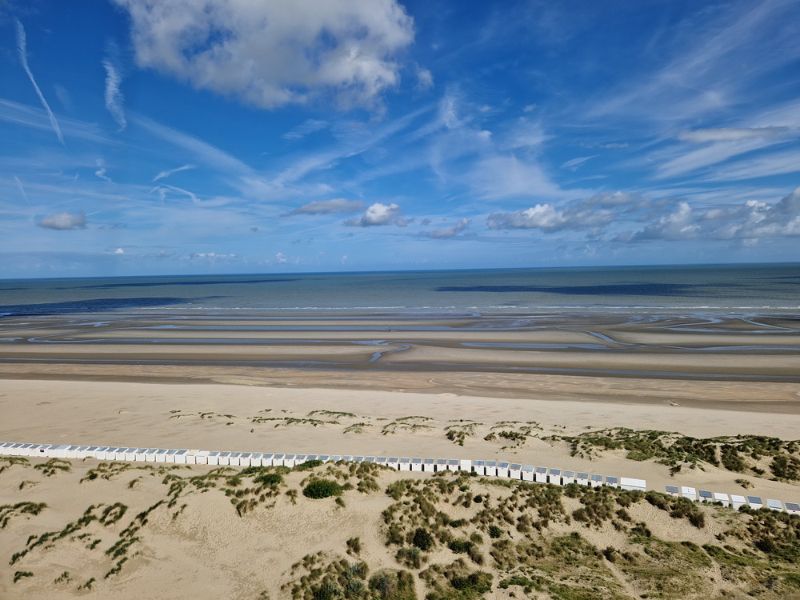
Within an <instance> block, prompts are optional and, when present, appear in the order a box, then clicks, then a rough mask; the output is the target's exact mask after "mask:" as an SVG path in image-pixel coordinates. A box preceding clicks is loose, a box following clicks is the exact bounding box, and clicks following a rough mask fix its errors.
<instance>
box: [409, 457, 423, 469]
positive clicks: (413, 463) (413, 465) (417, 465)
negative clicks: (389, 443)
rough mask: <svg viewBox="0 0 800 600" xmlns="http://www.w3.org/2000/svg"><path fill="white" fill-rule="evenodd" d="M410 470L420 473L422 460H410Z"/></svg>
mask: <svg viewBox="0 0 800 600" xmlns="http://www.w3.org/2000/svg"><path fill="white" fill-rule="evenodd" d="M411 470H412V471H422V459H421V458H412V459H411Z"/></svg>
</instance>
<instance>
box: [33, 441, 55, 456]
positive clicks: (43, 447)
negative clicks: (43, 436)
mask: <svg viewBox="0 0 800 600" xmlns="http://www.w3.org/2000/svg"><path fill="white" fill-rule="evenodd" d="M50 448H52V445H51V444H39V447H38V448H37V449H36V456H47V454H48V452H50Z"/></svg>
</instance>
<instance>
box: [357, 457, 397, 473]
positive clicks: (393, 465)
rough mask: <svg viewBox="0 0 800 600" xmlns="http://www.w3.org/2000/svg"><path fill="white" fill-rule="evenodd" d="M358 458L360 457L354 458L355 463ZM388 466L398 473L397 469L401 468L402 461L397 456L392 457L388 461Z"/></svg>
mask: <svg viewBox="0 0 800 600" xmlns="http://www.w3.org/2000/svg"><path fill="white" fill-rule="evenodd" d="M356 458H358V457H357V456H354V457H353V460H354V461H355V460H356ZM386 466H387V467H389V468H390V469H392V470H393V471H397V469H399V468H400V459H399V458H398V457H397V456H390V457H389V458H387V459H386Z"/></svg>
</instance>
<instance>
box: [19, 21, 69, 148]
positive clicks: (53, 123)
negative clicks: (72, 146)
mask: <svg viewBox="0 0 800 600" xmlns="http://www.w3.org/2000/svg"><path fill="white" fill-rule="evenodd" d="M17 53H18V54H19V62H20V63H21V64H22V68H23V70H24V71H25V74H26V75H27V76H28V79H29V80H30V82H31V85H33V89H34V91H35V92H36V95H37V96H38V97H39V102H41V103H42V107H43V108H44V110H45V112H46V113H47V117H48V118H49V119H50V127H52V129H53V132H54V133H55V134H56V137H57V138H58V141H59V142H60V143H61V145H62V146H63V145H64V136H63V135H62V134H61V127H60V126H59V124H58V120H57V119H56V116H55V115H54V114H53V111H52V110H50V105H49V104H48V103H47V100H46V99H45V97H44V94H42V90H40V89H39V84H37V83H36V79H34V77H33V73H32V72H31V69H30V67H29V66H28V48H27V39H26V36H25V28H24V27H23V26H22V23H20V22H19V21H17Z"/></svg>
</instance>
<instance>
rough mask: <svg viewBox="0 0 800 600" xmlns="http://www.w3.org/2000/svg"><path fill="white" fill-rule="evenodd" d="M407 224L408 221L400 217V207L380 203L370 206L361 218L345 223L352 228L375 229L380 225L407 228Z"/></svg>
mask: <svg viewBox="0 0 800 600" xmlns="http://www.w3.org/2000/svg"><path fill="white" fill-rule="evenodd" d="M407 224H408V221H407V220H406V219H404V218H403V217H402V216H401V215H400V207H399V206H398V205H397V204H394V203H393V204H382V203H380V202H376V203H375V204H370V205H369V207H367V210H366V211H364V214H363V215H361V216H360V217H358V218H356V219H350V220H348V221H345V225H349V226H351V227H374V226H378V225H397V226H399V227H405V226H406V225H407Z"/></svg>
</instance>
